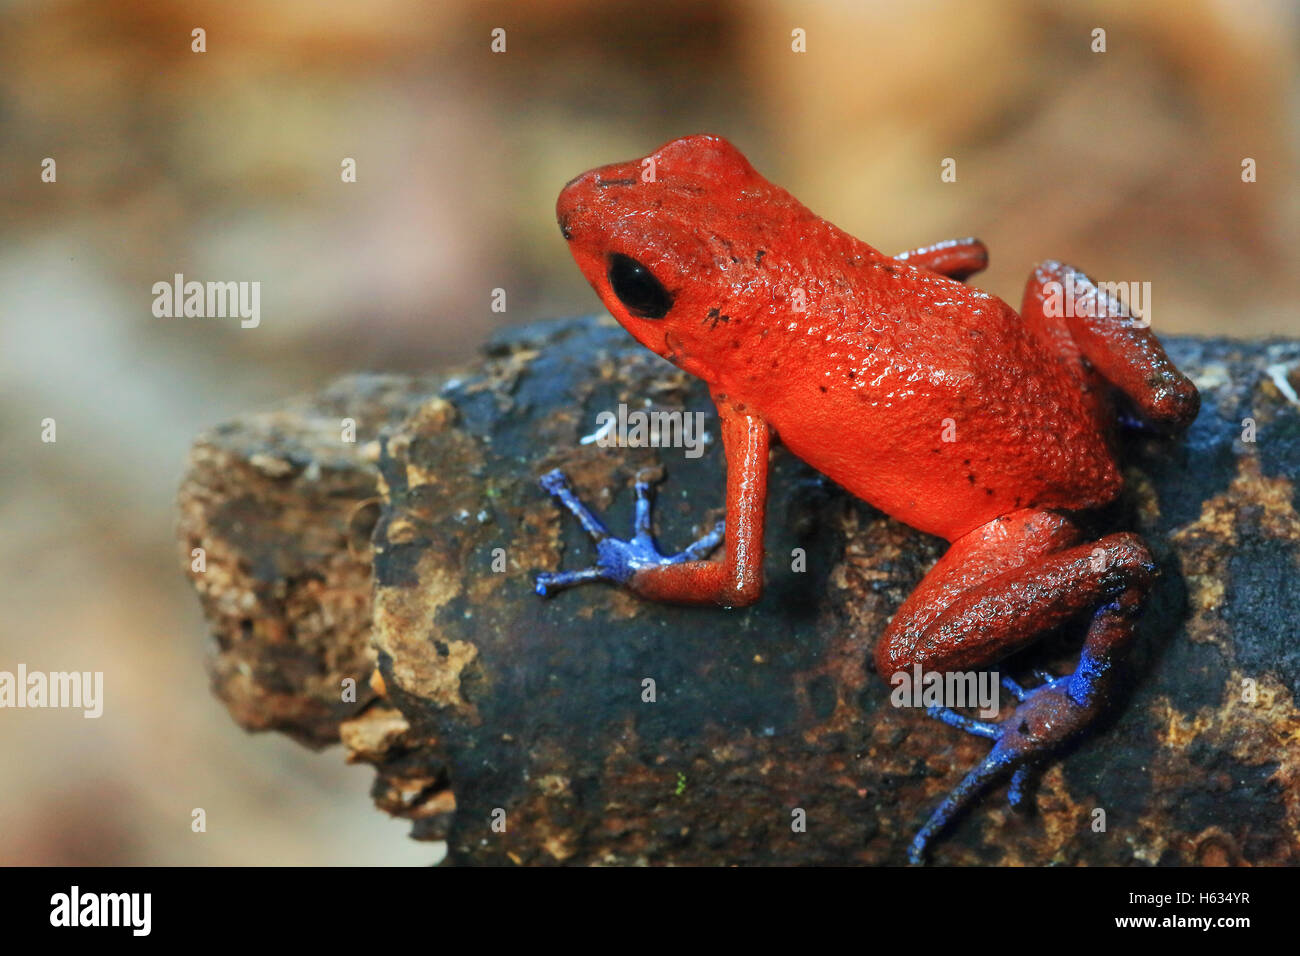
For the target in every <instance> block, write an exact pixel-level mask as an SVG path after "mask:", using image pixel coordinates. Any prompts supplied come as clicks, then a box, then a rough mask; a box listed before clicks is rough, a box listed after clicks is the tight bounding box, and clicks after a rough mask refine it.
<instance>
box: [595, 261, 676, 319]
mask: <svg viewBox="0 0 1300 956" xmlns="http://www.w3.org/2000/svg"><path fill="white" fill-rule="evenodd" d="M606 275H607V276H608V277H609V285H610V288H612V289H613V290H614V294H615V295H616V296H618V301H620V302H622V303H623V305H625V306H626V307H627V310H628V311H629V312H631V313H632V314H633V315H636V316H640V317H641V318H643V319H662V318H663V317H664V316H665V315H667V314H668V310H669V309H671V308H672V307H673V297H672V296H671V295H669V294H668V290H667V289H665V288H664V287H663V285H661V284H660V282H659V280H658V279H656V278H655V277H654V276H653V275H651V274H650V270H649V269H647V268H646V267H645V266H643V265H641V263H639V262H637V261H636V260H635V259H633V258H632V257H631V256H625V255H623V254H622V253H621V252H616V253H614V254H613V255H611V256H610V257H609V271H608V272H607V273H606Z"/></svg>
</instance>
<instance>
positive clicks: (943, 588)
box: [876, 511, 1155, 863]
mask: <svg viewBox="0 0 1300 956" xmlns="http://www.w3.org/2000/svg"><path fill="white" fill-rule="evenodd" d="M1080 537H1081V536H1080V534H1079V532H1078V530H1077V529H1076V528H1075V527H1074V525H1073V524H1072V523H1071V522H1070V521H1069V520H1068V519H1066V518H1065V517H1064V516H1062V515H1059V514H1056V513H1053V512H1042V511H1022V512H1017V513H1015V514H1011V515H1006V516H1003V517H1001V518H998V519H995V520H994V521H992V522H990V523H989V524H988V525H985V526H984V527H982V528H978V529H976V530H975V531H972V532H970V533H969V534H968V535H966V536H965V537H963V538H960V539H958V540H957V541H955V542H953V545H952V547H951V548H949V550H948V552H947V553H946V554H945V555H944V556H943V557H942V558H940V559H939V562H938V563H937V564H936V565H935V566H934V568H932V569H931V571H930V573H929V574H927V575H926V577H925V580H923V581H922V582H921V584H920V585H919V586H918V587H917V589H916V591H915V592H913V594H912V596H911V597H909V598H908V599H907V601H905V602H904V604H903V606H902V608H900V609H899V612H898V614H896V615H895V616H894V620H893V621H892V622H890V625H889V627H888V629H886V631H885V634H884V635H883V636H882V637H881V640H880V644H879V646H878V647H877V649H876V669H877V670H878V671H879V672H880V674H881V675H882V676H884V677H886V679H888V678H889V677H890V676H891V675H893V674H894V673H896V672H899V671H904V672H907V671H910V670H911V669H912V666H913V665H914V664H919V665H920V666H921V668H922V669H923V670H926V671H935V672H949V671H962V670H979V669H984V668H986V667H988V666H989V665H990V664H993V663H995V662H996V661H997V660H999V659H1000V658H1002V657H1005V656H1007V655H1008V654H1011V653H1013V652H1014V651H1016V650H1018V649H1020V648H1022V647H1024V646H1026V645H1027V644H1029V643H1031V642H1032V641H1034V640H1037V639H1038V638H1039V637H1041V636H1042V635H1043V634H1045V633H1047V632H1048V631H1050V630H1052V629H1053V628H1055V627H1057V626H1059V625H1061V624H1063V623H1065V622H1066V621H1068V620H1071V619H1073V618H1075V617H1077V616H1078V615H1080V614H1084V613H1087V612H1089V611H1092V621H1091V624H1090V626H1089V629H1088V634H1087V637H1086V638H1085V640H1084V646H1083V651H1082V653H1081V654H1080V657H1079V664H1078V666H1077V667H1076V668H1075V671H1074V673H1073V674H1069V675H1067V676H1065V677H1060V678H1053V679H1049V680H1047V681H1046V682H1045V683H1044V684H1043V685H1042V686H1040V687H1035V688H1032V689H1023V688H1020V687H1019V685H1017V684H1015V683H1014V682H1011V683H1010V685H1009V687H1008V689H1009V690H1010V691H1011V693H1012V695H1013V696H1014V697H1015V698H1016V700H1017V701H1018V706H1017V707H1016V710H1015V712H1014V713H1013V714H1012V716H1011V717H1010V718H1008V719H1007V720H1005V721H1003V722H1002V723H1000V724H996V723H988V722H985V721H977V720H973V719H971V718H968V717H963V716H962V715H960V714H957V713H955V712H953V711H950V710H947V709H944V708H932V709H931V711H930V715H931V716H933V717H937V718H939V719H940V720H942V721H943V722H944V723H947V724H950V725H952V726H954V727H958V728H960V729H962V730H965V731H967V732H969V733H973V734H977V735H978V736H981V737H987V738H990V739H992V740H993V741H994V745H993V749H992V750H991V751H990V752H989V754H988V756H987V757H985V759H984V760H983V761H981V763H980V764H979V765H978V766H976V767H975V769H973V770H972V771H971V772H970V773H968V774H967V775H966V777H965V778H964V779H963V780H962V781H961V782H960V783H958V784H957V786H956V787H955V788H954V789H953V791H952V792H951V793H950V794H949V795H948V797H947V799H945V800H944V801H943V803H942V804H941V805H940V806H939V807H938V809H936V810H935V811H934V813H933V814H932V815H931V817H930V819H929V820H928V821H927V822H926V824H925V826H923V827H922V828H921V830H920V832H918V833H917V835H916V838H915V839H914V840H913V841H912V845H911V848H910V850H909V853H908V856H909V857H910V859H911V860H912V861H913V862H918V863H919V862H921V860H922V859H923V858H924V856H925V853H926V850H927V848H928V846H929V843H930V841H931V840H932V839H933V838H934V837H935V836H936V835H937V834H938V833H939V832H940V831H941V830H942V829H943V828H944V827H946V826H947V825H948V824H949V823H950V822H951V821H952V820H953V818H954V817H955V816H956V815H957V814H958V813H959V812H960V811H961V810H962V808H963V807H965V806H966V805H968V804H969V803H970V802H971V801H972V800H974V799H975V798H976V797H977V796H978V795H979V793H980V791H982V790H983V789H984V788H985V787H987V786H989V785H990V784H992V783H993V781H995V780H996V779H998V778H999V777H1001V776H1003V775H1005V774H1011V775H1012V786H1011V793H1010V798H1011V800H1012V802H1013V803H1018V802H1019V801H1020V799H1021V797H1022V795H1023V792H1024V786H1025V783H1026V782H1027V779H1028V775H1029V772H1030V771H1031V770H1032V769H1033V767H1034V766H1035V765H1036V764H1038V763H1039V762H1041V761H1042V760H1043V759H1044V758H1046V757H1047V756H1048V755H1049V754H1051V753H1052V752H1053V751H1054V750H1055V749H1057V748H1058V747H1060V746H1061V745H1062V744H1064V743H1065V742H1066V741H1068V740H1070V739H1071V738H1073V737H1075V736H1077V735H1078V734H1079V733H1081V732H1082V731H1083V730H1084V729H1085V728H1087V727H1088V725H1089V724H1090V723H1091V722H1092V721H1093V719H1095V717H1096V716H1097V715H1098V714H1099V713H1100V712H1101V711H1102V710H1103V709H1105V707H1106V706H1107V704H1108V703H1109V701H1110V698H1111V696H1112V694H1113V691H1114V684H1115V680H1114V678H1115V666H1116V664H1117V663H1118V662H1119V660H1120V659H1121V658H1122V657H1123V656H1124V654H1125V653H1126V652H1127V650H1128V648H1129V646H1130V644H1131V641H1132V637H1133V634H1134V631H1135V621H1136V616H1137V614H1138V612H1139V611H1140V609H1141V605H1142V601H1143V599H1144V597H1145V595H1146V593H1147V591H1148V590H1149V588H1150V586H1151V581H1152V579H1153V574H1154V571H1155V568H1154V565H1153V564H1152V562H1151V556H1150V554H1149V553H1148V552H1147V549H1146V547H1145V546H1144V545H1143V544H1142V541H1141V539H1139V538H1138V537H1137V536H1136V535H1134V534H1128V533H1124V534H1113V535H1110V536H1108V537H1105V538H1102V539H1101V540H1099V541H1095V542H1092V543H1080Z"/></svg>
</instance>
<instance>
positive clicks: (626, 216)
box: [556, 136, 814, 381]
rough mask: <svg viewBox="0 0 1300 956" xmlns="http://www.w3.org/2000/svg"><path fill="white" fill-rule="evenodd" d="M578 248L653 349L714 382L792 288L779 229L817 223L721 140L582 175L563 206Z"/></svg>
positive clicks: (694, 142) (585, 268) (673, 146)
mask: <svg viewBox="0 0 1300 956" xmlns="http://www.w3.org/2000/svg"><path fill="white" fill-rule="evenodd" d="M556 217H557V219H558V221H559V224H560V231H561V232H562V233H563V235H564V238H565V239H566V240H567V241H568V243H569V251H570V252H571V253H573V258H574V259H575V260H576V261H577V263H578V267H579V268H580V269H582V272H583V274H584V275H585V276H586V277H587V281H589V282H590V283H591V284H592V287H593V288H595V290H596V292H597V294H599V296H600V298H601V301H603V302H604V303H605V306H606V308H608V309H609V311H610V313H611V314H612V315H613V316H614V318H616V319H617V320H618V321H619V322H620V323H621V324H622V325H623V327H624V328H626V329H627V330H628V331H629V332H631V333H632V335H633V336H634V337H635V338H636V339H637V340H638V341H639V342H641V343H642V344H643V345H645V346H646V347H648V348H650V349H652V350H653V351H655V352H657V353H658V354H660V355H662V356H664V357H665V358H667V359H668V360H669V361H672V362H674V363H675V364H677V365H679V366H681V367H682V368H684V369H686V370H687V371H688V372H691V373H692V374H694V375H698V376H700V377H701V378H704V379H705V380H708V381H716V380H717V375H716V374H714V371H715V370H717V369H720V368H726V367H727V364H726V361H725V352H726V351H727V350H729V349H734V348H735V347H737V344H738V343H740V342H741V341H743V340H744V339H745V338H746V337H748V336H749V335H751V334H756V330H755V327H754V325H755V323H754V322H753V320H754V319H755V318H756V317H757V315H758V310H759V309H767V308H770V307H771V306H772V304H773V301H774V299H777V298H780V293H779V291H778V290H776V289H775V288H774V283H775V281H776V279H777V276H776V274H775V273H774V272H773V270H772V262H771V260H768V261H767V262H764V257H765V256H766V255H767V254H768V252H769V251H771V250H772V249H773V248H775V247H776V246H777V245H780V244H781V240H780V238H779V235H778V234H779V233H784V232H785V231H786V230H789V229H791V228H797V227H798V225H799V223H801V222H804V221H810V220H812V219H813V218H814V217H813V216H812V214H811V213H810V212H808V210H807V209H805V208H804V207H803V206H801V205H800V204H799V203H798V202H797V201H796V200H795V199H794V198H793V197H792V196H790V194H789V193H787V192H785V190H783V189H780V188H779V187H776V186H773V185H772V184H771V183H769V182H768V181H767V180H766V179H764V178H763V177H762V176H760V175H759V174H758V173H757V172H755V171H754V168H753V167H752V166H750V165H749V161H748V160H746V159H745V157H744V156H742V155H741V153H740V151H739V150H738V149H736V147H734V146H732V145H731V144H730V143H728V142H727V141H726V140H724V139H722V138H721V137H718V136H687V137H684V138H682V139H677V140H673V141H672V142H671V143H668V144H667V145H666V146H663V147H662V148H660V149H658V150H656V151H655V152H653V153H651V154H650V155H649V156H646V157H645V158H644V159H638V160H632V161H630V162H626V163H615V164H613V165H610V166H602V167H600V168H599V169H593V170H591V171H590V172H586V173H583V174H582V175H581V176H579V177H577V178H576V179H573V180H571V181H570V182H569V183H568V184H567V185H566V186H565V187H564V189H563V190H562V191H561V192H560V198H559V200H558V202H557V203H556Z"/></svg>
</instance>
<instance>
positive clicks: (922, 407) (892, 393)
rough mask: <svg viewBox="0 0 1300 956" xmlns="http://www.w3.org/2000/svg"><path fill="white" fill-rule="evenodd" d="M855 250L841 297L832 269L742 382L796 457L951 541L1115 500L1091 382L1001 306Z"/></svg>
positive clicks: (1103, 417)
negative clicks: (803, 313) (1044, 512)
mask: <svg viewBox="0 0 1300 956" xmlns="http://www.w3.org/2000/svg"><path fill="white" fill-rule="evenodd" d="M837 231H838V230H837ZM841 235H843V234H841ZM850 238H851V237H850ZM852 243H853V246H852V250H853V251H852V257H853V258H852V262H853V265H852V267H851V268H852V269H853V270H856V271H849V272H848V273H847V277H848V279H849V280H850V281H847V282H846V281H843V280H842V279H838V277H840V276H844V275H846V273H845V271H844V266H843V264H842V263H841V264H840V266H839V267H838V268H837V269H836V270H834V271H833V272H832V275H833V276H835V277H837V278H836V279H832V280H831V281H830V283H829V284H824V286H823V293H824V294H823V295H822V296H820V305H821V307H820V308H818V307H817V305H816V304H815V302H814V300H815V299H816V298H818V297H812V298H810V300H809V311H808V317H807V318H806V319H805V320H804V321H803V322H800V323H787V326H786V327H785V328H780V327H777V326H776V325H774V324H771V323H769V324H768V328H769V332H768V334H766V335H765V336H764V339H763V341H764V347H763V348H761V349H759V350H756V351H758V352H759V353H760V354H761V356H762V358H761V362H762V363H764V364H766V365H768V366H769V367H770V368H771V370H772V372H773V373H775V374H771V375H768V376H767V377H766V379H765V380H763V381H761V382H759V381H757V380H756V378H755V377H754V376H752V374H751V376H750V379H749V385H750V387H751V388H753V391H752V393H751V395H752V400H753V401H754V403H755V405H756V406H757V407H758V411H759V412H760V414H762V415H763V416H764V418H765V419H766V420H767V421H768V422H769V424H771V425H772V426H773V427H774V428H775V429H776V430H777V431H778V433H779V434H780V435H781V438H782V441H783V442H784V444H785V445H786V446H787V447H788V448H789V449H790V450H791V451H793V452H794V453H795V454H796V455H798V456H799V457H801V458H803V459H804V460H805V461H807V462H808V463H809V464H811V465H812V466H813V467H815V468H817V469H818V470H819V471H821V472H822V473H823V474H825V475H826V476H827V477H829V478H831V479H832V480H834V481H835V482H837V483H838V484H840V485H842V486H843V487H845V488H846V489H847V490H849V491H850V492H852V493H854V494H855V495H858V496H859V497H861V498H863V499H865V500H867V501H868V502H870V503H871V504H873V505H875V506H876V507H878V508H880V509H881V510H883V511H885V512H887V513H889V514H891V515H893V516H895V517H897V518H898V519H900V520H902V521H905V522H906V523H908V524H910V525H912V526H914V527H917V528H920V529H921V530H923V531H928V532H931V533H934V534H938V535H941V536H943V537H945V538H948V539H949V540H955V539H956V538H957V537H960V536H961V535H963V534H965V533H966V532H967V531H970V530H972V529H974V528H976V527H979V526H980V525H983V524H985V523H987V522H988V521H990V520H992V519H993V518H995V517H997V516H998V515H1001V514H1007V513H1009V512H1012V511H1016V510H1019V509H1021V508H1031V507H1032V508H1064V509H1082V508H1090V507H1096V506H1099V505H1101V504H1104V503H1106V502H1108V501H1110V500H1112V499H1113V498H1114V497H1115V495H1116V494H1118V492H1119V489H1120V486H1121V477H1120V473H1119V470H1118V468H1117V467H1116V465H1115V461H1114V457H1113V454H1112V450H1111V447H1110V442H1109V420H1108V417H1107V415H1108V412H1107V406H1106V404H1105V399H1104V397H1103V394H1102V393H1101V392H1100V390H1099V389H1098V387H1097V386H1098V383H1096V382H1095V380H1093V379H1092V378H1091V377H1090V375H1089V374H1088V373H1087V371H1086V370H1084V369H1082V368H1080V367H1079V366H1078V365H1077V364H1076V363H1075V362H1074V360H1073V359H1071V358H1068V357H1066V356H1063V355H1060V354H1059V353H1057V352H1056V351H1055V350H1054V349H1052V348H1051V346H1050V343H1047V342H1045V341H1040V340H1039V339H1038V338H1037V337H1036V336H1035V335H1034V333H1033V331H1032V330H1031V329H1029V328H1028V327H1027V326H1026V324H1025V322H1024V321H1023V320H1022V319H1021V317H1020V316H1019V315H1018V314H1017V313H1016V312H1015V310H1013V309H1012V308H1011V307H1010V306H1008V305H1007V304H1006V303H1005V302H1003V301H1002V300H1001V299H999V298H997V297H996V296H993V295H990V294H988V293H986V292H982V291H980V290H978V289H972V288H968V287H966V286H964V285H963V284H961V283H960V282H956V281H953V280H951V279H946V278H943V277H941V276H937V275H934V274H932V273H929V272H926V271H924V270H921V269H918V268H916V267H913V266H910V265H908V264H906V263H904V262H900V261H898V260H895V259H892V258H890V257H888V256H883V255H881V254H879V253H877V252H875V250H872V249H870V247H868V246H866V245H865V244H863V243H860V242H859V241H858V240H852ZM801 265H802V268H804V269H805V270H806V269H807V268H808V263H806V262H805V263H802V264H801ZM864 273H865V274H864ZM751 371H752V370H751ZM737 385H738V387H739V388H740V389H741V390H742V391H743V392H750V388H746V387H744V386H741V385H740V383H737Z"/></svg>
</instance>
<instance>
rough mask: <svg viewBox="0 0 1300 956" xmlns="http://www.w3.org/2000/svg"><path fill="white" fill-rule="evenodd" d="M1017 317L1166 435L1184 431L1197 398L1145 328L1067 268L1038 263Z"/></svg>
mask: <svg viewBox="0 0 1300 956" xmlns="http://www.w3.org/2000/svg"><path fill="white" fill-rule="evenodd" d="M1020 315H1021V317H1022V318H1023V319H1024V320H1025V322H1026V324H1027V325H1028V326H1029V327H1030V329H1031V330H1032V331H1033V332H1034V334H1035V335H1037V336H1038V337H1039V339H1040V340H1042V341H1043V342H1044V343H1045V344H1047V345H1048V346H1049V347H1050V348H1053V349H1054V350H1055V351H1057V352H1058V353H1060V354H1062V355H1064V356H1066V357H1067V359H1072V360H1075V361H1079V360H1080V359H1086V360H1087V363H1088V364H1089V365H1090V366H1091V368H1092V369H1093V370H1095V372H1096V374H1098V375H1100V376H1101V377H1102V378H1103V379H1105V380H1106V381H1107V382H1109V383H1110V384H1111V385H1113V386H1115V387H1116V388H1117V389H1119V390H1120V391H1121V392H1123V393H1124V395H1125V396H1127V397H1128V399H1129V400H1130V401H1131V402H1132V403H1133V405H1134V406H1136V408H1137V410H1138V412H1139V413H1140V414H1141V415H1142V416H1143V417H1144V418H1145V419H1146V420H1147V421H1148V422H1150V423H1151V424H1153V425H1155V426H1156V427H1157V428H1158V429H1160V430H1163V431H1174V432H1177V431H1182V430H1183V429H1185V428H1186V427H1187V426H1188V425H1190V424H1191V423H1192V420H1193V419H1194V418H1196V413H1197V412H1198V411H1199V410H1200V407H1201V396H1200V394H1199V393H1198V392H1197V391H1196V386H1195V385H1193V384H1192V382H1191V380H1190V379H1188V378H1187V376H1185V375H1183V373H1182V372H1180V371H1179V370H1178V369H1177V368H1176V367H1175V366H1174V363H1173V362H1172V361H1170V359H1169V356H1168V355H1166V354H1165V350H1164V349H1163V348H1162V347H1161V345H1160V342H1159V340H1158V339H1157V338H1156V337H1155V334H1154V333H1153V332H1152V331H1151V329H1150V327H1149V323H1148V322H1146V321H1145V320H1144V319H1142V318H1141V317H1138V316H1134V315H1133V314H1132V312H1131V310H1130V309H1129V308H1128V307H1127V306H1126V305H1125V304H1124V303H1123V302H1121V301H1120V300H1119V299H1118V298H1116V297H1115V296H1114V295H1112V294H1111V293H1110V292H1109V291H1108V290H1107V289H1105V288H1101V287H1099V286H1098V285H1097V284H1096V283H1095V282H1093V281H1092V280H1091V279H1090V278H1088V277H1087V276H1086V275H1084V274H1083V273H1082V272H1080V271H1079V270H1078V269H1075V268H1073V267H1071V266H1067V265H1065V264H1063V263H1060V262H1053V261H1047V262H1042V263H1040V264H1039V265H1038V266H1037V268H1035V269H1034V272H1033V274H1032V275H1031V276H1030V277H1029V282H1028V283H1027V284H1026V286H1025V297H1024V303H1023V304H1022V306H1021V309H1020Z"/></svg>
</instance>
